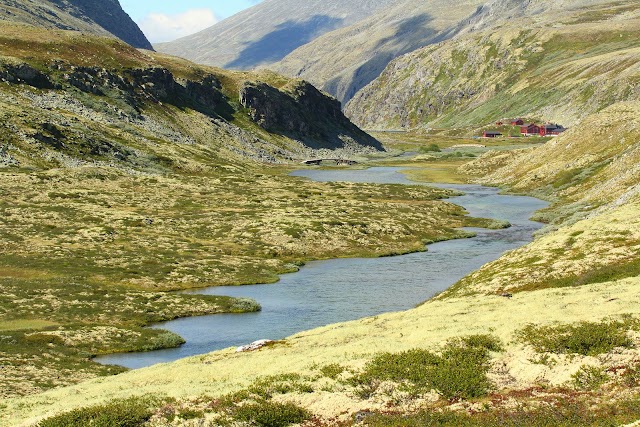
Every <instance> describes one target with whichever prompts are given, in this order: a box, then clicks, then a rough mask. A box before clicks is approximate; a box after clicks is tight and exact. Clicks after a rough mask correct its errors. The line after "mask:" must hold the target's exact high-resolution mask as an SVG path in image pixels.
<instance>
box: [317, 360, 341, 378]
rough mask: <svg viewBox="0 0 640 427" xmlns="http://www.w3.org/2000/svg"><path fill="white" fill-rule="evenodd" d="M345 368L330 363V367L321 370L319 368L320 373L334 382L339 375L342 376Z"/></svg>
mask: <svg viewBox="0 0 640 427" xmlns="http://www.w3.org/2000/svg"><path fill="white" fill-rule="evenodd" d="M345 370H346V369H345V367H344V366H341V365H339V364H337V363H332V364H330V365H325V366H323V367H322V368H320V373H321V374H322V375H323V376H325V377H327V378H330V379H332V380H335V379H336V378H338V377H339V376H340V374H342V373H343V372H344V371H345Z"/></svg>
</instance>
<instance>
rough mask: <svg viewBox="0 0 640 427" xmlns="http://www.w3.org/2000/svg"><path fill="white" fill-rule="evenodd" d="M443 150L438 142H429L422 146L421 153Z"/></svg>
mask: <svg viewBox="0 0 640 427" xmlns="http://www.w3.org/2000/svg"><path fill="white" fill-rule="evenodd" d="M441 151H442V150H441V149H440V146H439V145H438V144H429V145H427V146H425V147H420V152H421V153H439V152H441Z"/></svg>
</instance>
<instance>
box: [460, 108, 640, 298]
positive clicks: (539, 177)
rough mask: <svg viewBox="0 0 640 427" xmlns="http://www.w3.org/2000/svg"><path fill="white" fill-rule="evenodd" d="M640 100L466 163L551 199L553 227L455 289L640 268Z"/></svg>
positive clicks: (593, 278) (595, 279)
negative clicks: (550, 137)
mask: <svg viewBox="0 0 640 427" xmlns="http://www.w3.org/2000/svg"><path fill="white" fill-rule="evenodd" d="M639 113H640V105H639V104H638V103H621V104H616V105H614V106H612V107H610V108H607V109H606V110H604V111H603V112H601V113H599V114H596V115H594V116H591V117H589V118H587V119H586V120H585V121H584V122H583V124H581V125H580V126H578V127H576V128H575V129H573V130H571V131H569V132H567V133H566V134H565V135H562V136H560V137H559V138H557V139H556V140H554V141H551V142H549V143H547V144H545V145H544V146H542V147H540V148H536V149H531V150H528V151H525V152H515V153H511V154H503V155H499V156H494V157H492V156H486V157H483V158H480V159H479V160H477V161H475V162H473V163H471V164H469V165H467V166H465V170H467V171H471V172H473V173H476V174H478V175H479V176H481V178H480V180H481V181H482V182H487V183H492V184H500V185H507V186H509V188H511V189H513V190H516V191H526V192H534V193H535V194H538V195H540V196H542V197H547V198H550V199H551V200H554V204H552V206H551V207H550V208H549V209H548V210H547V211H543V212H541V213H540V214H539V215H538V216H539V217H540V218H541V219H543V220H546V221H549V222H551V224H552V226H551V227H550V228H551V229H557V230H556V231H554V232H549V233H548V234H545V235H544V236H542V237H541V238H540V239H538V240H536V242H534V243H533V244H531V245H529V246H527V247H525V248H522V249H519V250H516V251H514V252H512V253H510V254H508V255H506V256H505V257H503V258H501V259H500V260H498V261H496V262H494V263H491V264H489V265H487V266H485V267H484V268H483V269H481V270H480V271H478V272H477V273H474V274H472V275H470V276H469V277H467V278H465V279H464V280H463V281H462V282H461V283H459V284H458V286H456V288H455V289H456V291H457V292H455V293H458V292H461V293H466V292H490V293H493V292H495V293H501V292H506V291H508V292H511V291H519V290H532V289H541V288H549V287H562V288H566V287H572V286H584V285H588V284H591V283H600V282H607V281H610V280H613V279H624V278H629V277H632V278H633V277H636V276H637V275H638V274H639V273H640V266H639V264H638V256H639V254H640V223H639V221H638V218H637V214H636V213H637V212H638V209H639V208H640V195H639V189H638V183H639V182H640V168H638V164H639V163H640V144H639V140H640V139H639V136H640V120H639V119H638V117H639V116H638V114H639ZM512 183H513V184H512Z"/></svg>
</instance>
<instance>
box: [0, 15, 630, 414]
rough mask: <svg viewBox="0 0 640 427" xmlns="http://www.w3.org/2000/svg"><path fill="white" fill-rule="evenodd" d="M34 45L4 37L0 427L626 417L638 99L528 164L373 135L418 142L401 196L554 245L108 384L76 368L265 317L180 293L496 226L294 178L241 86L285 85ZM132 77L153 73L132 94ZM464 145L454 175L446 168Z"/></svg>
mask: <svg viewBox="0 0 640 427" xmlns="http://www.w3.org/2000/svg"><path fill="white" fill-rule="evenodd" d="M25 28H26V27H22V26H11V25H4V24H3V25H2V26H1V27H0V47H2V54H3V57H2V58H1V59H2V61H1V62H2V64H3V70H10V71H11V72H13V73H14V74H15V73H16V72H20V73H21V75H23V76H24V77H25V78H26V80H25V79H22V80H23V81H13V82H12V81H9V80H8V79H7V78H6V77H5V76H4V74H3V75H2V78H3V79H5V80H7V81H6V82H3V83H0V87H1V88H2V89H1V90H0V114H2V126H3V132H2V133H0V137H1V138H2V140H1V141H2V142H1V143H0V161H1V162H3V164H4V165H5V166H6V167H5V168H3V169H1V171H2V172H0V177H1V181H0V192H1V193H0V194H1V197H0V200H1V202H0V203H1V204H0V209H1V210H2V215H1V216H0V218H1V221H2V227H1V228H0V239H2V246H1V247H0V251H2V257H1V258H0V286H1V287H2V294H1V297H0V310H1V311H0V351H1V354H0V357H1V361H0V372H1V374H2V375H0V381H2V384H0V390H2V393H3V394H2V396H3V398H4V399H3V400H2V402H1V403H0V424H1V425H8V426H9V425H25V426H31V425H41V426H69V425H101V426H107V425H131V426H133V425H150V426H167V425H175V426H178V425H186V426H189V425H193V426H195V425H205V426H206V425H212V426H225V425H227V426H241V425H258V426H287V425H292V424H298V425H305V426H350V425H354V424H357V423H363V424H364V425H369V426H397V425H401V426H429V425H434V426H435V425H438V426H443V425H444V426H502V425H514V426H551V425H553V426H588V425H614V426H615V425H625V424H629V423H633V422H635V421H637V420H639V419H640V396H639V394H638V392H639V390H640V389H639V387H640V350H639V348H638V345H640V317H639V316H640V293H638V286H639V285H640V282H639V279H638V276H639V274H640V271H639V270H640V265H639V264H638V261H637V260H638V255H639V254H638V251H639V250H640V224H639V222H638V219H637V212H638V208H639V207H640V206H639V204H640V196H639V194H638V182H639V181H640V180H639V176H638V174H639V173H640V169H639V168H638V166H637V165H638V163H639V161H640V158H639V157H640V144H638V139H639V138H640V129H639V128H638V126H639V125H640V104H638V103H637V102H635V103H634V102H629V103H618V104H615V105H612V106H610V107H609V108H606V109H604V110H602V111H599V112H597V113H596V114H595V115H593V116H590V117H587V118H585V119H584V120H583V121H582V122H580V123H579V124H577V125H576V126H575V127H574V129H572V130H570V131H568V132H567V133H565V134H563V135H562V136H560V137H558V138H555V139H553V140H551V141H550V142H547V143H546V144H544V145H538V146H535V147H531V148H525V149H520V150H512V149H509V148H514V147H513V146H512V145H511V144H510V143H508V142H503V143H501V142H498V143H496V144H497V145H500V146H501V147H500V148H501V149H499V150H489V152H487V153H484V154H483V151H486V150H484V149H481V148H479V147H469V145H473V141H468V140H461V141H460V143H459V144H458V142H457V140H455V138H453V137H446V138H444V137H443V138H440V139H434V138H433V137H428V138H423V137H422V136H421V135H408V136H406V135H405V136H402V137H398V136H388V140H387V139H385V138H387V137H381V139H383V140H385V142H386V143H387V144H388V145H389V146H391V148H393V146H394V144H395V147H397V148H398V149H403V150H405V149H409V147H411V146H415V147H416V148H417V150H416V151H419V152H420V153H419V154H418V157H417V158H414V159H413V160H410V159H405V158H399V159H394V160H393V161H391V163H395V164H398V165H405V166H418V167H420V168H422V169H423V170H426V171H427V172H418V173H416V172H414V173H413V174H412V175H411V177H412V178H413V179H416V180H419V179H424V180H431V179H437V180H443V181H454V182H455V181H469V180H471V181H477V182H482V183H485V184H491V185H497V186H502V187H504V189H505V191H511V192H517V193H525V194H531V195H535V196H538V197H541V198H545V199H548V200H549V201H550V202H552V204H551V206H550V207H549V208H548V209H546V210H544V211H542V212H539V213H538V214H537V217H538V218H539V219H540V220H543V221H544V222H546V223H547V224H548V226H547V227H546V228H545V229H544V230H543V231H542V232H541V234H540V235H539V236H538V237H537V239H536V240H535V241H534V242H533V243H531V244H529V245H527V246H525V247H523V248H521V249H518V250H515V251H512V252H509V253H507V254H505V255H504V256H503V257H502V258H500V259H499V260H497V261H495V262H493V263H490V264H488V265H487V266H485V267H483V268H482V269H480V270H479V271H478V272H476V273H474V274H472V275H470V276H468V277H466V278H464V279H463V280H461V281H460V282H459V283H457V284H456V285H454V286H453V287H452V288H451V289H450V290H449V291H447V292H445V293H443V294H441V295H439V296H438V297H436V298H434V299H432V300H430V301H428V302H425V303H424V304H422V305H420V306H418V307H416V308H415V309H413V310H409V311H406V312H402V313H391V314H385V315H380V316H376V317H373V318H367V319H361V320H357V321H353V322H347V323H342V324H336V325H330V326H327V327H324V328H320V329H316V330H312V331H306V332H301V333H298V334H296V335H294V336H292V337H289V338H287V339H286V340H283V341H281V342H277V343H274V344H273V345H270V346H267V347H265V348H262V349H261V350H259V351H256V352H249V353H236V352H235V351H234V350H233V349H228V350H223V351H218V352H214V353H210V354H206V355H201V356H195V357H191V358H187V359H184V360H180V361H177V362H174V363H170V364H163V365H157V366H154V367H150V368H145V369H140V370H136V371H131V372H124V373H121V374H119V375H115V376H113V375H110V374H113V373H117V372H119V371H120V369H119V368H114V367H101V366H99V365H97V364H94V363H93V362H91V360H90V357H91V356H92V355H95V354H100V353H108V352H113V351H137V350H145V349H147V350H150V349H154V348H163V347H167V346H172V345H178V344H179V343H180V338H179V337H177V336H175V335H173V334H170V333H167V332H163V331H156V330H149V329H145V328H144V326H145V325H148V324H150V323H152V322H157V321H160V320H166V319H171V318H175V317H179V316H188V315H198V314H208V313H216V312H225V311H226V312H228V311H236V312H241V311H249V310H255V309H258V306H257V304H256V303H255V302H253V301H244V300H234V299H228V298H219V297H204V296H193V295H184V294H178V293H173V292H172V291H175V290H180V289H186V288H194V287H204V286H210V285H220V284H246V283H259V282H268V281H273V280H276V277H277V274H278V273H282V272H286V271H293V270H295V269H296V268H297V267H298V266H299V265H300V264H301V263H302V262H304V261H305V260H309V259H321V258H329V257H337V256H380V255H389V254H399V253H405V252H410V251H415V250H422V249H423V247H424V243H425V242H429V241H436V240H442V239H447V238H453V237H463V236H465V235H466V234H465V233H464V232H462V231H460V230H459V229H458V228H459V227H462V226H465V225H485V226H490V225H492V224H491V223H489V222H487V221H482V220H478V219H472V218H468V217H466V216H464V212H463V211H462V210H461V209H460V208H457V207H455V206H453V205H451V204H449V203H446V201H442V200H440V199H442V198H444V197H447V196H449V195H451V194H452V193H451V192H448V191H444V190H437V189H430V188H426V187H413V186H393V185H386V186H376V185H361V184H358V185H356V184H344V183H334V184H323V183H312V182H308V181H304V180H301V179H298V178H293V177H288V176H287V175H286V172H287V171H288V170H290V165H291V164H292V162H296V161H299V160H302V159H305V158H307V157H309V156H315V155H322V153H325V152H323V151H322V149H317V147H316V149H313V148H312V147H310V146H309V145H305V144H304V143H301V142H298V141H296V140H295V139H293V138H290V136H291V135H287V134H286V132H277V131H273V130H272V131H271V132H269V131H267V130H266V129H264V128H262V127H261V126H260V125H259V124H258V123H256V122H255V121H254V120H252V119H251V117H252V116H251V115H252V112H251V111H250V109H248V108H245V107H243V105H242V104H241V102H239V101H238V92H239V91H241V90H242V88H243V86H244V82H245V81H247V80H250V81H254V80H261V81H263V82H266V83H268V84H270V85H271V86H272V87H273V88H276V89H279V90H281V93H284V94H289V95H291V96H294V94H295V93H296V91H297V90H299V89H300V87H301V86H300V82H296V81H290V80H287V79H283V78H281V77H279V76H276V75H273V74H271V73H268V72H262V73H261V74H259V75H256V74H248V73H232V72H225V71H222V70H217V69H212V68H206V67H199V66H195V65H193V64H190V63H187V62H185V61H181V60H178V59H175V58H170V57H166V56H163V55H158V54H154V53H150V52H141V51H138V50H134V49H131V48H129V47H127V46H126V45H124V44H122V43H119V42H115V41H111V40H108V39H99V38H95V37H88V36H81V35H78V34H76V33H66V32H46V33H45V32H42V31H40V32H39V31H38V30H34V29H31V28H29V31H25ZM627 33H628V32H625V33H624V34H627ZM628 40H630V38H629V37H627V36H625V37H623V40H622V41H621V43H622V42H624V43H626V42H627V41H628ZM71 47H73V48H71ZM24 64H27V65H28V66H29V67H28V68H26V71H27V73H26V74H24V73H23V72H22V71H25V68H24V66H23V65H24ZM16 70H18V71H16ZM20 70H22V71H20ZM30 70H31V71H30ZM132 70H156V71H153V72H150V73H142V74H143V75H144V76H143V77H144V78H142V77H140V73H139V72H137V71H132ZM163 70H166V71H170V73H171V75H172V76H173V77H172V78H175V79H176V80H180V84H181V86H182V87H185V88H191V89H190V90H188V91H187V92H186V93H183V94H182V95H180V96H177V95H176V96H173V95H172V93H168V92H166V91H163V88H165V87H171V84H170V82H169V79H168V76H167V74H166V72H165V71H163ZM34 71H35V72H34ZM38 73H40V74H38ZM43 75H44V76H52V77H51V78H50V79H45V80H42V76H43ZM113 75H124V76H126V77H125V80H127V81H129V82H131V81H133V82H135V83H136V84H135V85H129V86H127V85H126V84H124V83H122V82H119V80H117V78H115V80H113V79H114V77H113ZM145 76H146V77H145ZM136 79H137V80H136ZM140 79H142V80H140ZM145 79H146V80H145ZM111 80H113V81H111ZM25 81H26V82H27V83H29V82H31V83H29V84H22V83H25ZM105 81H107V82H110V83H109V84H107V85H106V86H105V84H104V82H105ZM47 82H48V83H47ZM189 82H191V83H189ZM204 82H208V83H206V84H204ZM214 82H217V83H214ZM167 85H168V86H167ZM183 85H184V86H183ZM203 85H204V86H214V89H215V90H213V91H211V90H206V89H205V90H203V89H202V86H203ZM71 86H72V87H71ZM130 86H133V87H131V88H130V90H129V91H128V92H127V91H124V92H123V91H122V90H121V89H118V88H121V87H130ZM73 88H75V89H73ZM209 89H211V88H210V87H209ZM199 99H205V100H210V101H216V102H213V105H214V106H215V108H207V106H206V105H205V104H207V103H203V102H199V101H198V100H199ZM331 126H332V125H331V124H328V125H327V124H323V125H322V126H321V128H322V127H324V130H326V131H327V132H330V131H331V129H327V127H329V128H330V127H331ZM454 140H455V141H454ZM465 144H466V145H467V146H466V147H463V148H460V150H459V151H457V152H458V153H460V154H459V155H456V154H455V153H456V150H457V148H456V149H454V150H453V151H446V152H444V153H443V152H442V151H441V150H442V149H443V148H447V147H451V146H455V145H465ZM357 145H358V144H356V143H354V142H351V143H349V144H346V143H345V146H344V147H341V148H340V149H341V150H342V151H339V152H340V153H341V155H344V156H349V157H353V156H358V158H360V159H364V158H366V155H369V154H374V153H375V151H376V150H375V148H372V147H367V146H360V147H356V148H354V147H355V146H357ZM452 153H453V155H452ZM471 156H478V157H477V158H474V159H471ZM464 160H467V161H469V160H470V162H464ZM463 163H464V165H463ZM278 164H280V165H278ZM287 165H289V166H287ZM452 165H453V166H455V170H454V168H453V167H452ZM434 166H435V167H434ZM430 168H431V170H429V169H430ZM433 169H439V171H433ZM434 177H435V178H434ZM416 303H418V302H416ZM82 380H85V381H82ZM81 381H82V382H81ZM69 384H72V385H69ZM64 385H69V386H67V387H60V386H64ZM45 389H51V390H48V391H42V390H45ZM629 425H631V424H629Z"/></svg>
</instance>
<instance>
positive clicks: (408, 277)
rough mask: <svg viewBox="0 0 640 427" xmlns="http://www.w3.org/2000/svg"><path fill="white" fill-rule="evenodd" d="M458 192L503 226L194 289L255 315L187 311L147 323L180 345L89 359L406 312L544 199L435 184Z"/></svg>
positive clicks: (119, 359)
mask: <svg viewBox="0 0 640 427" xmlns="http://www.w3.org/2000/svg"><path fill="white" fill-rule="evenodd" d="M293 175H296V176H301V177H306V178H309V179H313V180H317V181H346V182H368V183H391V184H416V183H414V182H411V181H409V180H407V179H406V178H405V176H404V175H402V174H401V173H399V171H398V169H397V168H371V169H367V170H357V171H352V170H302V171H297V172H294V173H293ZM437 186H438V187H442V188H450V189H455V190H460V191H463V192H464V193H465V195H464V196H459V197H453V198H451V199H449V201H451V202H453V203H455V204H457V205H460V206H463V207H464V208H465V209H466V210H467V211H468V212H469V214H470V215H472V216H477V217H484V218H494V219H500V220H506V221H509V222H510V223H511V224H512V227H511V228H508V229H504V230H485V229H472V230H473V231H474V232H476V233H477V236H476V237H474V238H471V239H459V240H450V241H446V242H440V243H435V244H432V245H429V247H428V251H427V252H420V253H414V254H409V255H402V256H397V257H388V258H367V259H359V258H354V259H335V260H328V261H316V262H310V263H308V264H307V265H305V266H304V267H303V268H302V269H301V270H300V271H299V272H297V273H292V274H286V275H283V276H282V277H281V280H280V282H278V283H276V284H271V285H252V286H225V287H212V288H208V289H204V290H198V291H195V292H194V293H199V294H207V295H228V296H233V297H248V298H253V299H255V300H256V301H258V302H259V303H260V304H261V305H262V311H261V312H259V313H248V314H217V315H213V316H202V317H190V318H184V319H178V320H173V321H171V322H166V323H161V324H157V325H154V326H153V327H154V328H162V329H167V330H170V331H173V332H175V333H177V334H178V335H180V336H182V337H183V338H184V339H185V340H186V341H187V342H186V344H184V345H183V346H182V347H180V348H176V349H168V350H159V351H153V352H148V353H127V354H113V355H108V356H101V357H99V358H97V359H96V360H97V361H98V362H100V363H104V364H116V365H122V366H126V367H128V368H132V369H136V368H142V367H145V366H150V365H154V364H156V363H163V362H171V361H174V360H177V359H180V358H183V357H188V356H194V355H198V354H204V353H208V352H211V351H214V350H220V349H223V348H228V347H234V346H240V345H244V344H248V343H251V342H253V341H256V340H259V339H272V340H277V339H282V338H285V337H287V336H289V335H292V334H294V333H296V332H300V331H304V330H308V329H312V328H316V327H319V326H324V325H328V324H331V323H337V322H343V321H348V320H355V319H359V318H363V317H367V316H374V315H376V314H381V313H386V312H393V311H400V310H406V309H410V308H413V307H415V306H416V305H417V304H419V303H421V302H423V301H425V300H427V299H429V298H431V297H433V296H434V295H435V294H437V293H439V292H441V291H443V290H446V289H447V288H449V287H450V286H451V285H453V284H454V283H456V282H457V281H458V280H460V279H461V278H462V277H464V276H466V275H467V274H469V273H471V272H472V271H474V270H477V269H478V268H480V267H481V266H482V265H484V264H486V263H487V262H490V261H493V260H495V259H497V258H499V257H500V255H502V254H503V253H504V252H505V251H508V250H511V249H515V248H518V247H520V246H522V245H524V244H526V243H528V242H530V241H531V240H532V235H533V233H534V232H535V231H536V230H538V229H540V228H541V226H542V224H540V223H537V222H533V221H530V220H529V218H530V217H531V215H532V214H533V213H534V212H535V211H537V210H539V209H542V208H544V207H546V206H547V203H546V202H544V201H542V200H538V199H535V198H531V197H522V196H509V195H500V194H498V190H497V189H495V188H490V187H483V186H479V185H454V184H437Z"/></svg>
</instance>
